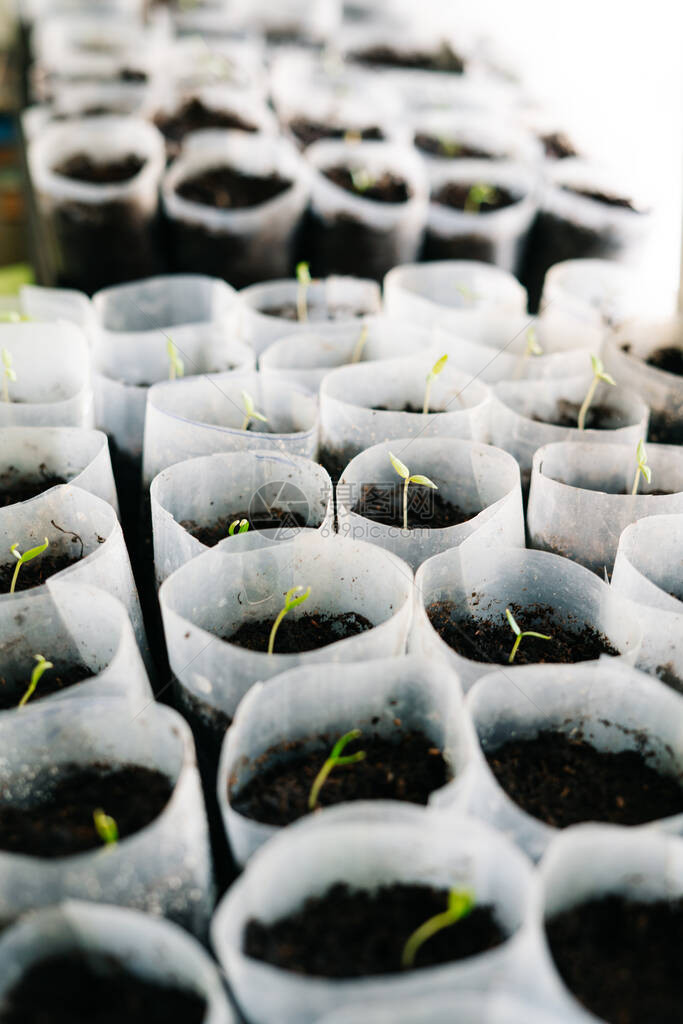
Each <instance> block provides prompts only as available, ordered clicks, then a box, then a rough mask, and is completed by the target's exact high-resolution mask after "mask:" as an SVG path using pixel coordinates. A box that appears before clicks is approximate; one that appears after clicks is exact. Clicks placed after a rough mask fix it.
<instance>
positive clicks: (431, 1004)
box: [317, 986, 570, 1024]
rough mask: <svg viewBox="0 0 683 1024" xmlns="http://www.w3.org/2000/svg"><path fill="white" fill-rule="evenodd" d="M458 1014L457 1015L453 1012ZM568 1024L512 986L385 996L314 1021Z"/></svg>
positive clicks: (330, 1023) (323, 1023)
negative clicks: (490, 989) (371, 1003)
mask: <svg viewBox="0 0 683 1024" xmlns="http://www.w3.org/2000/svg"><path fill="white" fill-rule="evenodd" d="M454 1012H455V1013H457V1017H455V1018H454V1017H453V1014H454ZM454 1020H457V1022H458V1024H568V1022H569V1020H570V1018H568V1017H566V1016H559V1017H558V1016H556V1015H555V1014H552V1015H551V1014H550V1013H549V1012H548V1011H547V1009H546V1008H545V1007H542V1006H541V1005H537V1004H536V1003H534V1002H529V1001H527V1000H526V999H524V998H523V997H520V996H519V995H517V994H516V993H515V992H514V991H513V990H511V989H500V988H498V987H497V986H496V987H494V989H493V991H482V992H458V995H457V998H456V997H454V996H452V995H451V994H449V993H443V994H441V995H436V996H425V997H423V998H417V999H392V998H389V999H386V1000H383V1001H382V1002H381V1003H377V1005H376V1006H375V1005H374V1004H373V1005H371V1006H357V1007H350V1008H348V1009H341V1010H336V1011H333V1012H332V1013H329V1014H325V1016H324V1017H321V1018H320V1019H319V1020H318V1022H317V1024H453V1021H454Z"/></svg>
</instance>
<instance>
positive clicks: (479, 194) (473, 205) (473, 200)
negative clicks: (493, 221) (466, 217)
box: [463, 181, 498, 213]
mask: <svg viewBox="0 0 683 1024" xmlns="http://www.w3.org/2000/svg"><path fill="white" fill-rule="evenodd" d="M497 198H498V190H497V189H495V188H494V187H493V185H485V184H484V183H483V182H481V181H478V182H476V183H475V184H474V185H472V187H471V188H470V190H469V192H468V193H467V196H466V198H465V205H464V207H463V209H464V211H465V213H479V211H480V209H481V206H482V203H488V204H489V205H491V204H492V203H495V201H496V199H497Z"/></svg>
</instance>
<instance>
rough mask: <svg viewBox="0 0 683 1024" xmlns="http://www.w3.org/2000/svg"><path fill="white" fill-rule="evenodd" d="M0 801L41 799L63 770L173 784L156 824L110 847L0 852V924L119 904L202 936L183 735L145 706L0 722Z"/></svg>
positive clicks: (204, 912) (209, 897)
mask: <svg viewBox="0 0 683 1024" xmlns="http://www.w3.org/2000/svg"><path fill="white" fill-rule="evenodd" d="M0 737H1V738H2V763H1V764H0V775H1V777H2V780H3V790H4V793H5V800H7V799H11V801H12V802H13V803H23V802H25V801H27V800H30V799H31V798H33V799H34V800H35V799H36V797H38V796H39V794H40V792H41V785H43V786H44V782H43V783H41V778H42V777H43V776H44V774H45V772H53V771H54V770H55V768H58V767H60V766H62V765H74V764H75V765H83V766H88V765H93V764H101V763H108V764H114V765H123V764H133V765H139V766H141V767H146V768H150V769H153V770H156V771H160V772H162V773H163V774H165V775H167V776H168V777H169V778H170V780H171V781H172V783H173V791H172V794H171V798H170V800H169V802H168V804H167V805H166V807H165V808H164V809H163V810H162V812H161V813H160V814H159V816H158V817H157V818H156V819H155V820H154V821H152V822H150V823H149V825H147V826H146V827H144V828H143V829H141V830H140V831H139V832H137V833H136V834H135V835H131V836H129V837H128V838H125V839H122V840H120V841H119V842H118V843H117V844H116V845H115V846H108V847H106V848H105V847H102V848H99V849H96V850H92V851H89V852H85V853H80V854H73V855H70V856H66V857H57V858H50V859H44V858H37V857H32V856H28V855H24V854H15V853H7V852H4V851H0V879H1V880H2V895H1V896H0V920H1V921H2V922H3V923H4V924H9V923H10V922H12V921H14V920H15V919H16V918H17V917H19V915H20V914H22V913H25V912H26V911H28V910H31V909H35V908H39V907H46V906H49V905H51V904H54V903H59V902H61V901H62V900H64V899H84V898H86V897H87V899H89V900H92V901H94V902H96V903H103V902H107V903H116V904H119V905H122V906H128V907H132V908H135V909H138V910H145V911H147V912H148V913H153V914H157V915H162V916H164V917H170V918H171V919H172V920H175V921H177V922H178V923H181V924H183V925H184V926H185V927H186V928H187V929H188V930H189V931H192V932H194V933H195V934H198V935H203V934H204V932H205V929H206V926H207V924H208V920H209V916H210V914H211V909H212V906H213V883H212V873H211V861H210V854H209V846H208V837H207V826H206V819H205V816H204V806H203V802H202V796H201V788H200V784H199V774H198V772H197V766H196V762H195V754H194V747H193V745H192V737H191V735H190V730H189V727H188V726H187V725H186V723H185V722H184V721H183V720H182V718H181V717H180V715H178V714H176V712H174V711H172V710H171V709H170V708H165V707H162V706H161V705H160V704H157V703H155V702H152V703H151V704H150V705H149V706H148V707H147V708H146V709H145V710H144V711H143V712H141V713H139V714H137V715H135V716H133V714H132V713H131V707H130V706H129V704H128V702H127V701H125V700H120V699H112V698H92V699H89V700H79V701H72V700H70V701H66V700H65V701H59V702H57V703H53V704H49V705H45V706H43V707H41V706H36V707H35V708H34V709H33V710H32V711H31V713H30V714H28V713H27V714H21V715H19V714H14V713H12V714H9V715H2V716H0Z"/></svg>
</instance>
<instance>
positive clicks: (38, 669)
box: [18, 654, 54, 708]
mask: <svg viewBox="0 0 683 1024" xmlns="http://www.w3.org/2000/svg"><path fill="white" fill-rule="evenodd" d="M33 657H34V658H35V659H36V661H37V662H38V664H37V665H36V666H35V668H34V669H33V672H31V682H30V683H29V684H28V686H27V687H26V693H25V694H24V696H23V697H22V698H21V700H20V701H19V705H18V706H19V707H20V708H23V706H24V704H26V703H27V701H29V700H30V699H31V697H32V696H33V694H34V693H35V689H36V686H37V685H38V683H39V682H40V680H41V677H42V675H43V673H44V672H47V670H48V669H49V668H54V665H53V664H52V662H51V661H46V660H45V658H44V657H43V656H42V654H34V655H33Z"/></svg>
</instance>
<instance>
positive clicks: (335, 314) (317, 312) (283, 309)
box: [259, 302, 374, 322]
mask: <svg viewBox="0 0 683 1024" xmlns="http://www.w3.org/2000/svg"><path fill="white" fill-rule="evenodd" d="M306 312H307V314H308V320H309V321H315V322H317V321H320V322H323V321H330V320H351V319H352V318H354V317H362V316H367V314H368V313H372V312H374V311H373V310H371V309H358V308H356V309H353V308H352V307H351V306H328V305H325V306H318V305H313V304H308V303H307V305H306ZM259 313H262V314H263V315H264V316H276V317H279V318H280V319H281V320H295V321H296V320H298V319H299V310H298V307H297V305H296V303H295V302H283V303H281V304H280V305H278V306H266V307H265V308H264V309H259Z"/></svg>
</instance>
